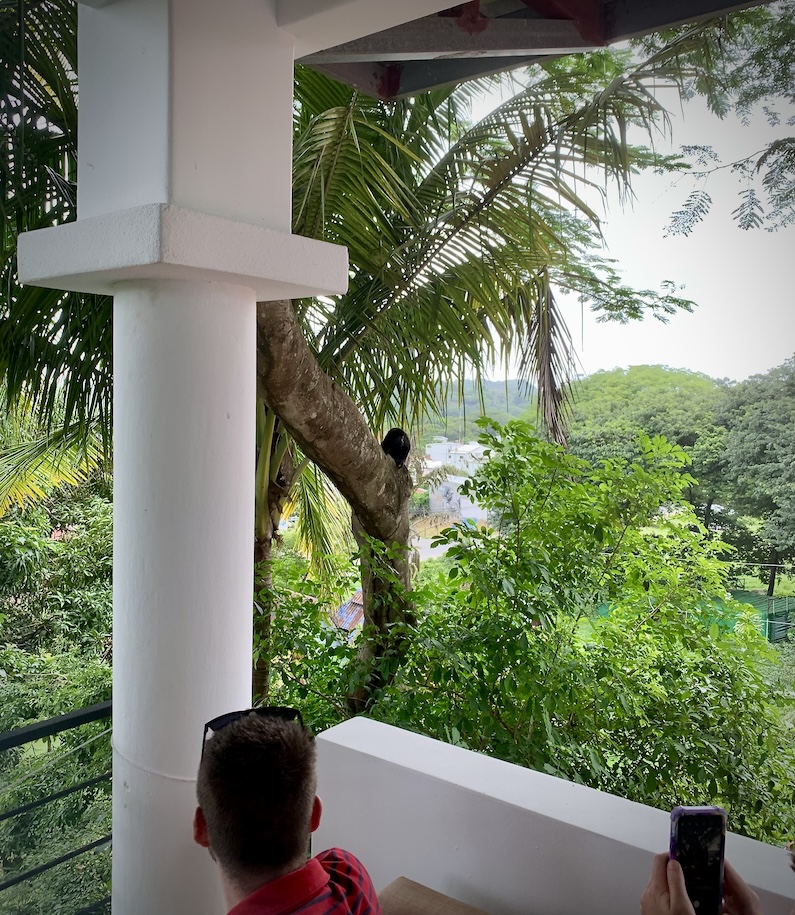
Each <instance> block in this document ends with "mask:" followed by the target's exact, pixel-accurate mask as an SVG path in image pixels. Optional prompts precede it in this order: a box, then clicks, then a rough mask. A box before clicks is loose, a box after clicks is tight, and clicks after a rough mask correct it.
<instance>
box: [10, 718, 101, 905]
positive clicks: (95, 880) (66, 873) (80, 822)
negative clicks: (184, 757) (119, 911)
mask: <svg viewBox="0 0 795 915" xmlns="http://www.w3.org/2000/svg"><path fill="white" fill-rule="evenodd" d="M111 715H112V705H111V702H110V701H107V702H100V703H97V704H96V705H92V706H89V707H87V708H83V709H77V710H75V711H72V712H68V713H67V714H65V715H58V716H56V717H54V718H49V719H47V720H46V721H40V722H36V723H35V724H30V725H26V726H25V727H21V728H16V729H14V730H11V731H6V732H4V733H0V754H3V753H7V752H9V751H12V752H13V751H16V753H15V754H14V755H12V757H11V758H6V759H5V760H2V757H0V761H2V762H3V766H2V771H3V774H4V775H5V776H7V777H8V776H10V778H9V780H8V782H6V783H5V784H2V785H0V805H2V804H3V801H4V800H5V799H8V800H10V801H11V806H9V807H8V808H7V809H2V807H0V829H2V830H3V834H2V839H3V841H2V845H1V846H0V915H21V913H23V912H24V915H35V913H36V912H41V913H42V915H44V913H47V915H49V913H51V912H52V911H56V910H57V911H58V912H59V913H61V912H62V913H68V912H70V911H71V913H72V915H99V913H105V912H109V911H110V896H109V895H107V892H105V893H104V894H103V895H102V898H99V899H96V900H95V901H92V902H89V900H90V898H91V895H92V894H94V893H96V891H97V887H100V892H102V890H105V891H106V890H107V888H108V886H109V860H103V861H102V862H100V861H99V859H98V858H96V857H95V856H96V855H97V854H101V853H103V852H107V851H109V850H110V845H111V834H110V832H108V834H106V835H100V836H98V837H97V835H96V832H97V826H98V825H100V824H107V822H108V820H109V813H110V798H109V797H108V798H107V800H106V799H105V797H104V796H103V793H102V791H101V788H102V786H103V785H104V784H105V783H107V782H110V780H111V772H110V771H104V770H105V769H108V768H109V757H108V756H106V755H105V751H104V749H103V748H102V745H101V744H99V743H98V741H100V740H102V739H103V738H105V737H107V736H108V735H109V734H110V731H111V729H110V727H107V728H104V729H103V730H102V731H101V732H100V733H97V734H91V735H90V736H88V737H87V738H86V739H78V740H77V742H76V743H74V734H72V735H69V732H73V731H74V729H76V728H82V727H84V726H85V725H88V724H91V723H92V722H97V721H103V720H105V719H109V718H110V717H111ZM70 736H71V740H72V745H69V740H68V739H67V738H68V737H70ZM82 736H83V734H81V735H80V737H82ZM42 741H46V752H45V753H44V755H45V756H46V760H45V761H44V762H43V763H42V764H41V765H35V764H34V765H31V760H33V761H34V763H35V761H37V760H38V759H39V758H40V755H41V754H40V753H39V752H37V750H40V749H41V748H40V747H39V746H37V745H38V744H40V743H41V742H42ZM98 748H99V752H98ZM108 749H109V748H108ZM64 764H68V765H69V766H70V768H71V775H72V776H74V775H75V773H78V772H80V770H81V768H83V769H84V767H86V766H89V767H94V772H93V773H91V772H88V773H85V774H89V775H90V777H88V778H78V780H77V781H73V782H72V783H71V784H69V783H65V782H66V779H67V777H68V776H66V775H64V774H63V772H62V773H61V774H60V777H61V778H63V779H64V781H61V784H60V786H57V787H56V785H55V784H54V780H57V779H58V778H59V773H58V771H57V770H58V766H59V765H60V766H62V767H63V766H64ZM100 765H101V766H102V767H103V771H99V772H98V771H97V767H98V766H100ZM42 786H43V787H44V793H43V794H41V795H40V796H34V797H31V794H32V793H35V792H36V791H38V790H40V789H42ZM53 787H55V790H48V789H50V788H53ZM81 796H82V797H83V798H84V799H85V800H84V804H82V805H81V803H80V799H81ZM14 801H16V803H14ZM64 805H65V806H64ZM84 820H85V821H86V822H84ZM54 821H58V822H59V823H60V822H61V821H63V823H64V824H65V825H66V827H68V829H69V830H71V832H72V834H71V837H70V838H66V837H63V838H61V839H60V841H61V843H62V844H61V846H60V847H58V848H52V845H51V842H52V836H53V835H55V836H56V841H58V838H57V837H58V829H57V828H55V827H54V826H53V823H54ZM106 828H107V825H106ZM92 832H93V835H91V833H92ZM86 833H87V834H86ZM42 835H43V836H44V837H45V838H46V840H47V841H46V842H45V845H44V847H43V848H40V847H37V843H36V840H37V838H38V837H39V836H42ZM86 839H89V841H86ZM67 842H69V844H66V843H67ZM48 843H49V844H48ZM70 846H71V847H70ZM53 852H55V853H53ZM78 859H79V861H78ZM72 861H78V864H77V865H76V868H77V869H76V870H72V871H70V868H68V867H67V868H65V867H64V865H67V863H68V862H72ZM45 874H48V875H50V876H49V877H47V878H46V880H47V881H49V880H54V883H53V885H52V886H45V885H42V884H40V883H39V882H37V878H40V877H41V876H42V875H45ZM8 891H11V892H8ZM97 895H98V894H97ZM86 896H88V899H86V898H85V897H86ZM72 898H73V899H74V900H75V901H74V904H73V908H71V909H70V908H69V900H70V899H72ZM56 900H57V906H56ZM87 902H88V904H86V903H87Z"/></svg>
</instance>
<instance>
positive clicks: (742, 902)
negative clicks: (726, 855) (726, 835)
mask: <svg viewBox="0 0 795 915" xmlns="http://www.w3.org/2000/svg"><path fill="white" fill-rule="evenodd" d="M640 911H641V913H642V915H695V910H694V909H693V904H692V902H691V901H690V899H689V898H688V895H687V889H686V888H685V875H684V874H683V873H682V868H681V867H680V865H679V862H678V861H669V860H668V855H666V854H662V855H655V856H654V862H653V863H652V869H651V880H649V884H648V886H647V887H646V889H645V890H644V891H643V895H642V896H641V897H640ZM723 915H762V907H761V905H760V904H759V897H758V896H757V895H756V893H755V892H754V891H753V890H752V889H751V888H750V887H749V886H748V884H747V883H746V882H745V881H744V880H743V878H742V877H741V876H740V875H739V874H738V873H737V871H736V870H735V869H734V868H733V867H732V866H731V864H729V862H728V861H726V862H724V876H723ZM793 915H795V913H793Z"/></svg>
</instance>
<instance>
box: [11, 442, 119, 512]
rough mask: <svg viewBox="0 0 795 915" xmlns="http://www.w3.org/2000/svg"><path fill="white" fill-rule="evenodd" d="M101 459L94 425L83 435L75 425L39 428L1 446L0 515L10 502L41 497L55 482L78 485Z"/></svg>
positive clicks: (52, 487) (25, 501)
mask: <svg viewBox="0 0 795 915" xmlns="http://www.w3.org/2000/svg"><path fill="white" fill-rule="evenodd" d="M23 430H24V427H23ZM23 430H20V433H21V434H22V435H23V436H24V431H23ZM102 460H103V448H102V435H101V431H100V430H99V429H98V428H95V429H94V430H93V431H92V432H91V433H90V434H89V435H88V436H86V435H85V431H84V430H83V429H82V428H80V427H79V426H77V425H72V426H70V427H66V428H59V429H53V430H52V431H49V432H39V433H38V434H36V435H34V436H32V437H30V438H24V437H23V438H22V440H21V441H16V442H14V443H12V444H10V445H8V446H6V447H4V448H3V449H2V450H0V516H2V515H3V514H5V512H7V511H8V509H9V508H10V507H11V506H12V505H19V506H24V505H26V504H28V503H30V502H34V501H36V500H39V499H43V498H44V497H45V496H46V495H47V493H48V492H50V491H51V490H52V489H54V488H55V487H56V486H60V485H63V484H67V485H70V486H76V485H78V484H79V483H81V482H82V481H83V480H85V479H86V478H87V477H88V476H89V475H90V474H91V473H92V471H94V470H95V469H96V468H97V467H98V466H99V465H100V463H101V462H102Z"/></svg>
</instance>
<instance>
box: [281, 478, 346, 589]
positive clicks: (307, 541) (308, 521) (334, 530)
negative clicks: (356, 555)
mask: <svg viewBox="0 0 795 915" xmlns="http://www.w3.org/2000/svg"><path fill="white" fill-rule="evenodd" d="M284 512H285V515H287V516H288V517H289V516H290V515H291V514H293V513H294V514H295V515H296V516H297V521H296V525H297V545H298V548H299V549H300V550H301V551H302V552H303V553H304V554H305V555H306V556H308V557H309V561H310V571H311V572H312V573H313V574H315V575H317V577H318V579H319V580H320V581H322V582H330V581H332V579H333V577H334V575H335V574H336V573H337V571H338V569H337V567H336V566H335V564H334V559H333V557H334V556H339V555H345V554H346V553H349V552H350V551H351V549H352V545H353V544H352V535H351V515H350V509H349V508H348V505H347V503H346V502H345V500H344V499H343V498H342V496H341V495H340V494H339V493H338V492H337V490H336V489H335V488H334V486H333V485H332V483H331V482H330V481H329V479H328V477H326V476H325V474H323V473H322V472H321V471H320V470H319V469H318V468H317V467H315V466H314V465H312V464H309V465H307V466H306V467H305V468H304V471H303V473H302V474H301V476H300V477H299V478H298V479H297V481H296V484H295V486H294V487H293V490H292V492H291V494H290V498H289V500H288V502H287V503H286V504H285V509H284Z"/></svg>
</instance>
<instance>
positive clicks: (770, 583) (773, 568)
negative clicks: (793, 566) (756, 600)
mask: <svg viewBox="0 0 795 915" xmlns="http://www.w3.org/2000/svg"><path fill="white" fill-rule="evenodd" d="M777 572H778V550H777V549H776V548H775V547H772V548H771V550H770V577H769V578H768V580H767V596H768V597H772V596H773V592H774V591H775V590H776V573H777Z"/></svg>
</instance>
